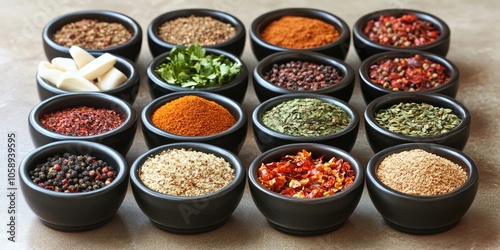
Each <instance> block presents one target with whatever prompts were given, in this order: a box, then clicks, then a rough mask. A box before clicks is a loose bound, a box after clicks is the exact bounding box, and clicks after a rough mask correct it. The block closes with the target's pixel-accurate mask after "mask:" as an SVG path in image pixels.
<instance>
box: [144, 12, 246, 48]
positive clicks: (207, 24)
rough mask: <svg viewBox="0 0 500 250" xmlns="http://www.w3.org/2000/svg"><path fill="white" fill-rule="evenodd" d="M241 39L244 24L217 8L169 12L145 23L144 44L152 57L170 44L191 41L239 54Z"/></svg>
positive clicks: (179, 45) (243, 35)
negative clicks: (146, 30)
mask: <svg viewBox="0 0 500 250" xmlns="http://www.w3.org/2000/svg"><path fill="white" fill-rule="evenodd" d="M245 41H246V30H245V25H244V24H243V23H242V22H241V21H240V20H239V19H238V18H236V17H234V16H233V15H231V14H229V13H225V12H222V11H219V10H211V9H182V10H175V11H170V12H167V13H164V14H161V15H159V16H158V17H156V18H155V19H153V20H152V21H151V23H150V24H149V26H148V44H149V49H150V51H151V54H152V55H153V57H156V56H159V55H161V54H163V53H165V52H168V51H170V50H171V49H173V48H174V47H182V46H189V45H193V44H199V45H201V46H203V47H206V48H212V49H219V50H223V51H227V52H229V53H232V54H234V55H236V56H241V54H242V53H243V49H244V47H245Z"/></svg>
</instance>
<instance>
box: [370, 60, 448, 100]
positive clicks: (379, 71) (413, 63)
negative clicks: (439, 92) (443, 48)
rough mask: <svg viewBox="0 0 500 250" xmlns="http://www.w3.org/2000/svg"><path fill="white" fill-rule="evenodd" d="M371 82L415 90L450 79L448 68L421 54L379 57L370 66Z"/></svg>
mask: <svg viewBox="0 0 500 250" xmlns="http://www.w3.org/2000/svg"><path fill="white" fill-rule="evenodd" d="M369 76H370V79H371V81H372V82H374V83H376V84H378V85H380V86H382V87H384V88H388V89H392V90H393V91H416V90H426V89H432V88H435V87H438V86H440V85H442V84H445V83H447V82H448V81H449V80H450V73H449V71H448V69H447V68H446V67H445V66H443V65H442V64H439V63H435V62H433V61H431V60H429V59H428V58H424V57H422V56H421V55H418V54H417V55H415V56H413V57H409V58H391V59H381V60H379V61H378V62H376V63H375V64H373V65H371V66H370V69H369Z"/></svg>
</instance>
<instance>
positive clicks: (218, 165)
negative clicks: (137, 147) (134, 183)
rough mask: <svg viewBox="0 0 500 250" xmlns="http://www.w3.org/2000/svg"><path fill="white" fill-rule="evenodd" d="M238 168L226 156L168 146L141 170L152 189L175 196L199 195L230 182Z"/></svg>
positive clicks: (142, 177)
mask: <svg viewBox="0 0 500 250" xmlns="http://www.w3.org/2000/svg"><path fill="white" fill-rule="evenodd" d="M235 176H236V174H235V170H234V169H233V168H231V165H230V164H229V162H227V161H226V160H225V159H224V158H222V157H218V156H215V155H214V154H210V153H205V152H199V151H195V150H192V149H168V150H165V151H162V152H161V153H159V154H157V155H155V156H151V157H149V158H148V159H147V160H146V161H145V162H144V164H143V165H142V167H141V168H140V169H139V178H140V179H141V181H142V182H143V183H144V185H146V186H147V187H148V188H150V189H152V190H155V191H157V192H160V193H164V194H169V195H175V196H199V195H205V194H209V193H213V192H216V191H218V190H220V189H222V188H224V187H226V186H227V185H229V184H230V183H231V182H232V181H233V180H234V178H235Z"/></svg>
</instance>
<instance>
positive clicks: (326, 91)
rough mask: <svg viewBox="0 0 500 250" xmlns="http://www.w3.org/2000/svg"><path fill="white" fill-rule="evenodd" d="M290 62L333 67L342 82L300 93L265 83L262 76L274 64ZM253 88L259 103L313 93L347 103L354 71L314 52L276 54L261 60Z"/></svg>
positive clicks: (334, 59)
mask: <svg viewBox="0 0 500 250" xmlns="http://www.w3.org/2000/svg"><path fill="white" fill-rule="evenodd" d="M290 61H303V62H310V63H316V64H319V65H325V66H333V67H334V68H335V69H336V70H337V71H338V72H339V75H340V76H341V77H342V80H341V81H340V82H339V83H336V84H335V85H332V86H330V87H327V88H323V89H318V90H310V91H302V90H289V89H286V88H283V87H279V86H276V85H274V84H272V83H270V82H269V81H267V80H266V79H265V78H264V76H265V74H266V73H267V72H268V71H269V70H271V69H272V67H273V65H274V64H278V65H280V64H282V63H288V62H290ZM252 77H253V87H254V90H255V94H256V95H257V98H258V99H259V101H260V102H264V101H266V100H268V99H270V98H273V97H275V96H279V95H284V94H291V93H314V94H323V95H329V96H332V97H336V98H338V99H340V100H342V101H345V102H349V99H351V96H352V92H353V90H354V80H355V76H354V70H353V69H352V67H351V66H349V64H347V63H345V62H344V61H341V60H339V59H336V58H333V57H329V56H325V55H323V54H319V53H315V52H278V53H275V54H272V55H269V56H268V57H266V58H264V59H263V60H261V61H260V62H259V63H257V66H255V69H254V71H253V75H252Z"/></svg>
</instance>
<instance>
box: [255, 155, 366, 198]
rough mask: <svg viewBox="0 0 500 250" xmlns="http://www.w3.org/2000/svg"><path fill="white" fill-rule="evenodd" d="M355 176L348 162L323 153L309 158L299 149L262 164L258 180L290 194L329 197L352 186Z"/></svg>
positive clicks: (280, 192) (277, 191)
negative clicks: (325, 155)
mask: <svg viewBox="0 0 500 250" xmlns="http://www.w3.org/2000/svg"><path fill="white" fill-rule="evenodd" d="M355 178H356V175H355V173H354V171H353V170H352V169H351V165H350V164H349V162H346V161H344V160H343V159H337V158H335V157H333V158H331V159H330V160H329V161H327V162H325V161H324V160H323V156H321V157H319V158H316V159H314V158H312V155H311V152H308V151H306V150H304V149H303V150H302V151H300V152H297V154H296V155H285V156H283V157H282V158H281V160H280V161H279V162H271V163H262V165H261V166H260V168H259V169H258V180H259V182H260V183H261V184H262V185H263V186H264V187H266V188H267V189H269V190H271V191H273V192H276V193H279V194H282V195H286V196H291V197H297V198H317V197H324V196H330V195H333V194H335V193H337V192H340V191H342V190H344V189H346V188H348V187H349V186H351V185H352V183H353V181H354V179H355Z"/></svg>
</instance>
